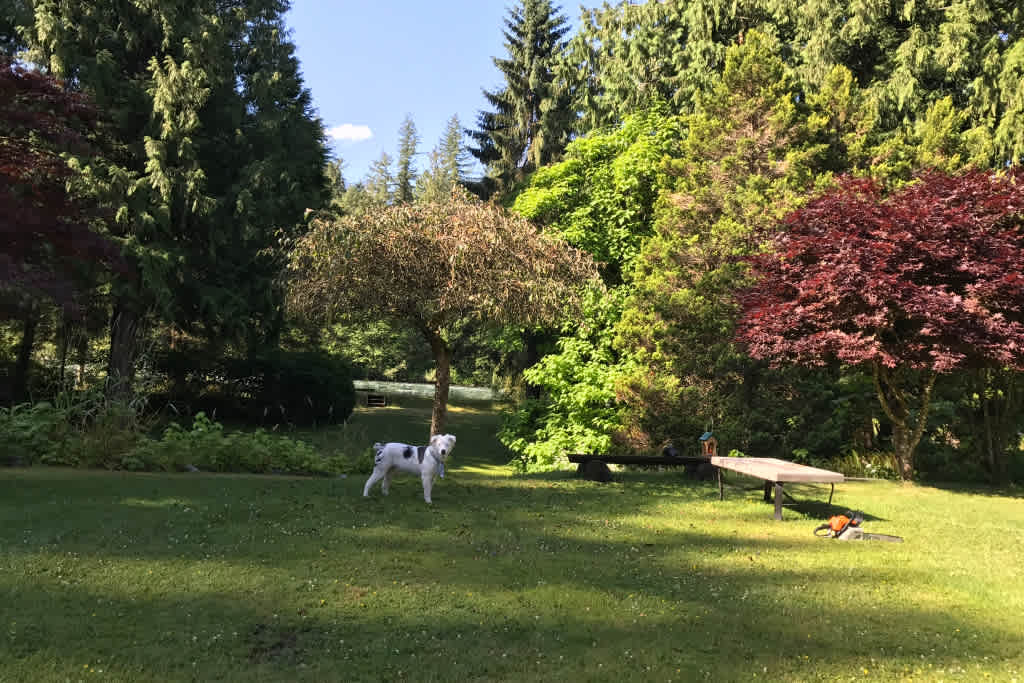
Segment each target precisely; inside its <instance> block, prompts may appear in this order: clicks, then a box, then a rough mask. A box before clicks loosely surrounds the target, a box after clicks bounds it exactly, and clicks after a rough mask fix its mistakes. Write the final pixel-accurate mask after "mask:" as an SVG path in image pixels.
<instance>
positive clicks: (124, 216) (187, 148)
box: [26, 0, 327, 378]
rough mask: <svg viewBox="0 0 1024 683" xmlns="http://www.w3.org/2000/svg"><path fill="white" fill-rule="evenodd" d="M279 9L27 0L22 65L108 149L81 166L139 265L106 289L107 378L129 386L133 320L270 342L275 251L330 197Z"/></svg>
mask: <svg viewBox="0 0 1024 683" xmlns="http://www.w3.org/2000/svg"><path fill="white" fill-rule="evenodd" d="M287 9H288V3H287V2H284V1H281V0H247V1H245V2H242V3H234V4H231V5H224V4H219V3H216V2H212V0H203V1H202V2H198V3H188V4H186V5H180V4H179V5H176V4H174V3H168V2H157V3H144V4H138V3H136V4H130V5H126V6H123V7H121V6H116V7H115V6H113V5H110V4H109V3H102V2H95V1H93V0H75V1H73V2H62V3H56V2H50V1H48V0H43V1H41V2H38V3H36V5H35V10H36V21H35V25H34V27H33V30H32V31H30V32H29V35H27V36H26V37H27V38H28V42H29V46H30V48H31V56H32V58H33V59H35V60H37V61H38V62H39V63H42V64H45V65H46V66H47V67H48V68H49V69H50V70H51V71H52V72H53V73H55V74H58V75H61V76H64V77H66V78H68V79H70V80H71V81H72V82H74V83H75V84H76V85H77V86H78V87H80V88H81V89H82V90H84V91H85V92H86V93H88V94H89V95H90V96H91V97H92V98H93V100H94V102H95V103H96V105H97V107H99V108H100V109H101V110H102V111H104V112H106V113H107V115H108V118H109V123H108V125H107V126H106V127H105V129H104V130H103V131H102V132H103V134H104V135H105V136H106V138H107V139H109V140H110V144H111V147H112V149H113V151H112V153H111V154H109V155H108V157H109V158H108V159H107V160H106V162H105V163H97V164H94V165H92V166H90V167H88V168H86V169H84V172H83V175H84V178H85V180H84V181H83V185H85V186H86V187H85V188H84V189H85V190H86V191H89V192H91V194H92V195H93V196H96V197H98V198H100V199H102V200H104V201H106V202H108V203H109V204H110V208H111V214H112V215H114V216H116V218H115V220H112V221H108V222H107V225H106V228H107V230H108V231H109V233H110V234H112V235H114V236H116V237H118V238H120V239H121V240H122V242H123V244H124V246H125V248H126V250H127V251H129V252H130V253H131V254H132V255H133V256H134V258H135V260H136V263H137V264H138V275H139V276H140V277H139V279H138V280H137V281H135V282H134V283H133V282H132V281H131V280H129V279H127V278H116V279H115V280H114V281H113V287H112V290H113V293H114V298H115V307H114V310H113V322H114V323H115V324H113V325H112V326H111V330H112V339H111V347H110V349H111V350H110V354H111V363H110V372H111V374H112V375H122V376H124V377H127V378H130V377H131V376H132V374H133V370H134V365H135V356H136V355H137V343H138V341H139V339H140V337H141V335H142V334H143V333H144V328H145V326H146V325H147V324H148V323H149V322H150V321H148V320H147V319H146V318H145V317H144V316H143V313H144V312H152V313H153V314H154V315H155V316H156V317H157V318H158V320H161V321H166V322H171V323H174V324H175V325H177V327H179V328H180V329H182V330H185V331H187V332H189V333H191V334H193V335H197V336H201V337H205V338H206V339H210V340H215V341H216V342H217V343H223V342H225V341H234V342H236V343H238V344H240V345H243V346H247V347H250V348H259V347H261V346H264V345H271V346H273V345H274V344H275V343H276V339H277V337H278V335H279V334H280V332H281V329H282V325H283V310H282V305H281V292H280V289H279V288H278V287H276V286H275V284H274V280H275V278H276V276H277V274H278V272H279V270H280V266H281V261H280V259H281V257H282V250H281V249H280V245H281V244H282V242H286V241H287V240H288V239H290V238H292V237H294V236H295V235H296V234H298V233H299V232H301V230H302V229H303V227H302V224H301V219H302V216H303V214H304V212H305V210H306V209H307V208H317V207H319V206H320V205H321V204H322V203H323V202H324V200H325V199H326V198H327V187H326V183H325V180H324V175H323V169H324V166H325V162H326V152H325V147H324V134H323V130H322V126H321V124H320V122H319V121H318V120H317V119H316V117H315V116H314V114H313V109H312V100H311V96H310V94H309V92H308V91H307V90H305V89H304V88H303V87H302V80H301V77H300V74H299V68H298V61H297V60H296V58H295V55H294V46H293V45H292V44H291V42H290V41H289V38H288V32H287V29H286V27H285V25H284V19H283V17H284V15H285V13H286V11H287Z"/></svg>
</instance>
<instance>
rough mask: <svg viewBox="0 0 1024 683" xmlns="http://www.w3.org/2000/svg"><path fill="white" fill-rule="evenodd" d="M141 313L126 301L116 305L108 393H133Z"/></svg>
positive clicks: (123, 394) (112, 326)
mask: <svg viewBox="0 0 1024 683" xmlns="http://www.w3.org/2000/svg"><path fill="white" fill-rule="evenodd" d="M139 322H140V317H139V314H138V313H136V312H135V310H134V309H132V308H131V307H130V306H126V305H125V304H124V302H123V301H122V302H118V303H117V304H116V305H115V306H114V314H113V316H111V320H110V356H109V357H108V360H107V388H106V390H107V395H108V396H125V395H127V394H130V393H131V388H132V381H133V380H134V379H135V353H136V344H137V342H138V339H137V337H138V331H139Z"/></svg>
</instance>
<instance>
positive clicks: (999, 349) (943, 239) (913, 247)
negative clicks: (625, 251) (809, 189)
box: [736, 171, 1024, 479]
mask: <svg viewBox="0 0 1024 683" xmlns="http://www.w3.org/2000/svg"><path fill="white" fill-rule="evenodd" d="M784 223H785V225H784V230H783V231H782V232H781V233H780V234H779V236H778V237H777V238H776V241H775V245H774V250H773V251H772V252H771V253H766V254H763V255H761V256H759V257H757V258H755V259H753V262H752V266H753V273H754V275H755V276H756V278H757V280H756V285H755V286H754V287H752V288H751V289H749V290H748V291H747V292H745V293H744V294H743V295H742V297H741V301H742V305H743V314H742V318H741V320H740V323H739V325H738V328H737V333H736V338H737V340H738V341H739V342H740V343H741V344H743V345H744V346H745V347H746V348H747V349H748V352H749V353H750V354H751V355H752V356H754V357H756V358H765V359H770V360H771V361H772V362H773V363H775V364H781V363H785V362H794V363H801V364H808V365H820V364H824V363H826V362H829V361H831V360H836V359H838V360H839V361H841V362H845V363H850V364H856V365H866V366H869V367H870V369H871V372H872V374H873V376H874V379H875V388H876V393H877V395H878V399H879V401H880V403H881V406H882V409H883V411H884V412H885V414H886V416H887V417H888V418H889V419H890V420H891V422H892V427H893V447H894V450H895V452H896V456H897V458H898V459H899V462H900V467H901V474H902V476H903V477H904V478H905V479H907V478H910V477H911V476H912V474H913V453H914V449H915V448H916V447H917V445H918V443H919V442H920V440H921V436H922V435H923V433H924V429H925V426H926V424H927V418H928V410H929V405H930V400H931V392H932V387H933V386H934V383H935V378H936V376H937V375H938V374H941V373H945V372H949V371H952V370H954V369H956V368H961V367H971V366H975V367H976V366H984V365H997V366H1003V367H1014V368H1021V367H1024V275H1022V271H1024V173H1020V172H1013V173H1007V174H1003V175H999V174H994V173H986V172H981V171H971V172H967V173H964V174H961V175H955V176H951V175H947V174H944V173H939V172H928V173H925V174H922V175H920V176H919V177H918V178H917V179H916V182H914V183H913V184H911V185H909V186H907V187H905V188H903V189H901V190H899V191H897V192H894V193H892V194H889V195H886V194H885V193H884V192H883V191H882V189H881V188H880V187H879V186H878V185H877V184H875V183H873V182H871V181H868V180H857V179H845V180H842V181H841V182H840V183H839V185H838V186H837V187H836V188H835V189H833V190H832V191H830V192H828V193H827V194H825V195H824V196H822V197H819V198H818V199H815V200H813V201H812V202H810V203H809V204H808V205H807V206H806V207H804V208H802V209H800V210H797V211H795V212H793V213H792V214H790V215H789V216H788V217H787V218H786V219H785V221H784Z"/></svg>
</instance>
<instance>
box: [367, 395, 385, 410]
mask: <svg viewBox="0 0 1024 683" xmlns="http://www.w3.org/2000/svg"><path fill="white" fill-rule="evenodd" d="M387 404H388V397H387V396H385V395H384V394H367V395H366V407H367V408H384V407H385V406H387Z"/></svg>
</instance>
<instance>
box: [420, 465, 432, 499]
mask: <svg viewBox="0 0 1024 683" xmlns="http://www.w3.org/2000/svg"><path fill="white" fill-rule="evenodd" d="M422 478H423V500H425V501H427V502H428V503H433V502H434V501H432V500H430V490H431V489H432V488H434V473H433V472H424V473H423V475H422Z"/></svg>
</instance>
